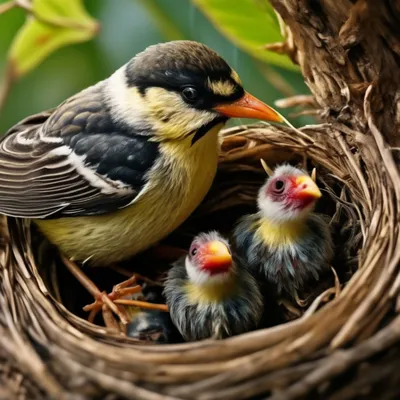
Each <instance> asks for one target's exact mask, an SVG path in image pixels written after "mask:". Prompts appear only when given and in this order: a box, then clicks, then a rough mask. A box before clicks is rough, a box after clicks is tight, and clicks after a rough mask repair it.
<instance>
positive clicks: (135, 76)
mask: <svg viewBox="0 0 400 400" xmlns="http://www.w3.org/2000/svg"><path fill="white" fill-rule="evenodd" d="M108 91H109V93H110V100H111V102H112V103H113V105H114V108H115V109H116V114H118V115H117V118H118V116H119V117H120V119H122V121H123V122H125V123H129V124H130V125H135V126H136V127H138V126H141V127H142V130H143V127H145V128H146V129H147V130H148V131H152V132H153V134H154V135H155V136H156V139H158V140H163V139H166V140H173V139H181V138H184V137H190V136H191V137H192V141H193V143H194V142H195V141H197V140H198V139H200V138H201V137H202V136H203V135H204V134H206V133H207V132H208V131H209V130H210V129H211V128H213V127H215V126H219V127H222V126H223V124H224V123H225V122H226V121H227V120H228V119H229V118H233V117H237V118H255V119H261V120H265V121H277V122H282V118H281V116H280V115H279V114H278V113H277V112H276V111H274V110H273V109H272V108H270V107H269V106H267V105H266V104H264V103H263V102H261V101H260V100H258V99H256V98H255V97H253V96H252V95H250V94H249V93H247V92H246V91H245V90H244V89H243V86H242V83H241V81H240V79H239V76H238V74H237V73H236V72H235V71H234V70H233V69H232V68H231V67H230V66H229V65H228V64H227V63H226V62H225V61H224V60H223V59H222V58H221V57H220V56H219V55H218V54H217V53H216V52H215V51H213V50H211V49H210V48H208V47H207V46H205V45H203V44H200V43H197V42H192V41H184V40H182V41H172V42H166V43H161V44H157V45H153V46H150V47H148V48H147V49H146V50H144V51H143V52H142V53H139V54H138V55H137V56H136V57H134V58H133V59H132V60H131V61H130V62H128V64H126V65H125V66H124V67H123V68H122V69H121V70H118V71H117V72H116V73H115V74H114V76H112V77H111V78H110V80H109V83H108Z"/></svg>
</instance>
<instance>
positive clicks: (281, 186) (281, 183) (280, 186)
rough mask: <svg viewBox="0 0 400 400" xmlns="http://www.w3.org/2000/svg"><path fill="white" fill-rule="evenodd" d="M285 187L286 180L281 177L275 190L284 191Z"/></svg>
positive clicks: (276, 183)
mask: <svg viewBox="0 0 400 400" xmlns="http://www.w3.org/2000/svg"><path fill="white" fill-rule="evenodd" d="M284 189H285V182H283V181H281V180H280V179H278V180H277V181H276V182H275V191H276V192H278V193H282V192H283V190H284Z"/></svg>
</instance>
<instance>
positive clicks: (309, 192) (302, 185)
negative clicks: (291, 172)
mask: <svg viewBox="0 0 400 400" xmlns="http://www.w3.org/2000/svg"><path fill="white" fill-rule="evenodd" d="M295 182H296V187H297V197H299V198H312V199H315V200H317V199H319V198H320V197H321V196H322V193H321V191H320V190H319V187H318V186H317V184H316V183H315V182H314V181H313V180H312V178H311V177H309V176H308V175H304V176H299V177H297V178H296V181H295Z"/></svg>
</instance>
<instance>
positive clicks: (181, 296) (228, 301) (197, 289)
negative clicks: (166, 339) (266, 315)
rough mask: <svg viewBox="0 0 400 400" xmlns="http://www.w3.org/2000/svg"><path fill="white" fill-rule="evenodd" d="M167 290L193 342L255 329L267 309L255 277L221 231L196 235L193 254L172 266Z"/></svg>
mask: <svg viewBox="0 0 400 400" xmlns="http://www.w3.org/2000/svg"><path fill="white" fill-rule="evenodd" d="M164 293H165V297H166V300H167V304H168V307H169V311H170V315H171V318H172V321H173V322H174V324H175V325H176V327H177V328H178V330H179V331H180V333H181V334H182V336H183V337H184V339H185V340H187V341H194V340H201V339H206V338H211V337H212V338H217V339H221V338H224V337H228V336H232V335H237V334H240V333H243V332H247V331H250V330H252V329H255V328H256V327H257V325H258V323H259V321H260V319H261V315H262V312H263V302H262V297H261V293H260V290H259V288H258V285H257V283H256V281H255V279H254V278H253V277H252V276H251V275H250V274H249V273H248V272H247V271H246V270H245V269H243V268H241V267H240V266H239V265H238V264H237V261H236V260H235V258H234V257H233V256H232V253H231V250H230V247H229V244H228V242H227V241H226V240H225V239H224V238H222V237H221V236H220V235H219V234H218V233H217V232H210V233H201V234H199V235H198V236H197V237H196V238H195V239H194V240H193V242H192V244H191V246H190V250H189V254H188V255H187V256H186V257H184V258H181V259H180V260H178V261H177V262H176V263H175V264H174V265H173V267H172V268H171V270H170V271H169V273H168V277H167V280H166V283H165V289H164Z"/></svg>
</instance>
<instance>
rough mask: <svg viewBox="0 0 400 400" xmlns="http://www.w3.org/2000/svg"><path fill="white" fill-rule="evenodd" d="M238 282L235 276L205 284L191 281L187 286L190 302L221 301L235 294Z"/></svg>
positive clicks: (186, 290)
mask: <svg viewBox="0 0 400 400" xmlns="http://www.w3.org/2000/svg"><path fill="white" fill-rule="evenodd" d="M236 290H237V282H236V280H235V276H232V279H227V280H224V281H221V282H213V283H208V284H204V285H196V284H194V283H192V282H189V283H187V284H186V286H185V292H186V293H187V296H188V300H189V302H190V304H204V305H205V304H210V303H220V302H221V301H223V300H225V299H227V298H229V297H232V296H234V295H235V292H236Z"/></svg>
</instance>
